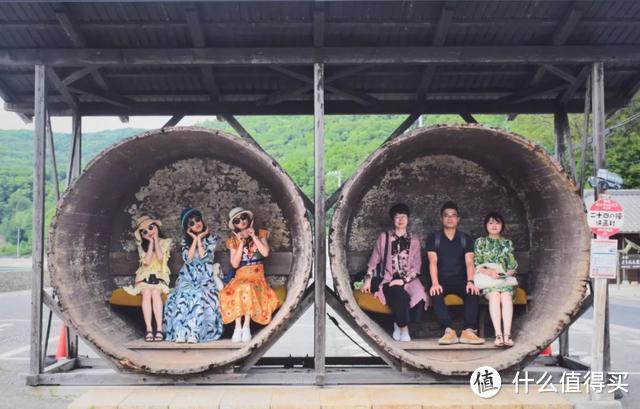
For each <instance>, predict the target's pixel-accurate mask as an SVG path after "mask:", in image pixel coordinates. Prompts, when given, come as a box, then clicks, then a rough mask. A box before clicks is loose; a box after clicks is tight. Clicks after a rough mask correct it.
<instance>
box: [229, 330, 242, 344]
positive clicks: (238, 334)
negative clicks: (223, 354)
mask: <svg viewBox="0 0 640 409" xmlns="http://www.w3.org/2000/svg"><path fill="white" fill-rule="evenodd" d="M240 341H242V329H241V328H240V327H236V329H234V330H233V336H231V342H240Z"/></svg>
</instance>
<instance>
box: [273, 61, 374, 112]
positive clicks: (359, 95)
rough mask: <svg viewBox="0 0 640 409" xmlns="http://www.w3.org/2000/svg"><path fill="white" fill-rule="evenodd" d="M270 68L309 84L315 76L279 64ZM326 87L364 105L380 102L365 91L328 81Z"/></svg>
mask: <svg viewBox="0 0 640 409" xmlns="http://www.w3.org/2000/svg"><path fill="white" fill-rule="evenodd" d="M269 68H271V69H272V70H274V71H277V72H279V73H281V74H284V75H287V76H289V77H291V78H295V79H297V80H299V81H302V82H306V83H307V84H313V78H311V77H309V76H308V75H305V74H301V73H299V72H297V71H293V70H290V69H288V68H285V67H281V66H278V65H272V66H269ZM325 89H326V90H327V91H329V92H331V93H333V94H336V95H340V96H341V97H343V98H346V99H350V100H352V101H355V102H357V103H359V104H362V105H371V104H374V103H376V102H378V100H377V99H376V98H374V97H372V96H371V95H368V94H366V93H364V92H360V91H355V90H350V89H346V88H344V87H340V88H337V87H335V86H333V85H327V84H326V82H325Z"/></svg>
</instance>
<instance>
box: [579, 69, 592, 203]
mask: <svg viewBox="0 0 640 409" xmlns="http://www.w3.org/2000/svg"><path fill="white" fill-rule="evenodd" d="M590 112H591V79H590V78H588V79H587V90H586V92H585V94H584V113H583V117H582V128H583V129H582V135H581V137H582V139H581V140H580V171H579V172H578V176H577V178H578V188H579V190H580V197H583V194H584V173H585V169H586V168H587V146H588V145H589V114H590Z"/></svg>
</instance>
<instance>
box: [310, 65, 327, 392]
mask: <svg viewBox="0 0 640 409" xmlns="http://www.w3.org/2000/svg"><path fill="white" fill-rule="evenodd" d="M313 82H314V83H313V100H314V106H313V119H314V163H315V168H314V177H315V186H314V187H315V189H314V197H315V208H314V213H315V215H314V216H315V217H314V221H315V237H314V241H315V246H316V251H315V253H314V266H315V280H314V282H315V306H314V318H315V325H314V328H315V337H314V345H313V346H314V364H315V370H316V384H318V385H322V384H324V379H325V352H326V351H325V333H326V327H325V323H326V319H325V315H326V304H325V291H324V287H325V284H326V274H327V269H326V231H325V203H324V65H323V64H314V65H313Z"/></svg>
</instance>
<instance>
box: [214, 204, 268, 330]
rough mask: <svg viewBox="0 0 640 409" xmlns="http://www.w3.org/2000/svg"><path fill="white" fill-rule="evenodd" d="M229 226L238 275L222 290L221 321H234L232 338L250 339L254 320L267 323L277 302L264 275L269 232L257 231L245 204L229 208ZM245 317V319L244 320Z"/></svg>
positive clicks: (234, 266) (231, 248)
mask: <svg viewBox="0 0 640 409" xmlns="http://www.w3.org/2000/svg"><path fill="white" fill-rule="evenodd" d="M229 228H230V229H231V230H232V231H233V236H231V237H230V238H229V239H228V240H227V242H226V245H227V248H228V249H229V251H230V252H231V256H230V261H231V266H232V267H233V268H235V269H236V274H235V277H234V278H233V279H232V280H231V281H230V282H229V284H227V285H226V286H225V287H224V289H223V290H222V291H221V292H220V309H221V311H222V321H223V322H224V323H225V324H229V323H231V322H233V321H235V324H236V326H235V329H234V331H233V336H232V338H231V340H232V341H233V342H248V341H249V340H251V330H250V327H249V324H250V322H251V320H253V321H255V322H257V323H258V324H262V325H266V324H268V323H270V322H271V314H273V311H275V309H276V308H277V306H278V298H277V297H276V293H275V292H274V291H273V289H272V288H271V287H270V286H269V284H268V283H267V281H266V280H265V278H264V264H263V261H264V259H265V258H266V257H268V256H269V243H268V241H267V239H268V237H269V232H268V231H266V230H262V229H260V230H258V231H255V230H254V228H253V213H252V212H251V211H250V210H245V209H243V208H242V207H236V208H234V209H232V210H231V211H230V212H229ZM243 319H244V322H243Z"/></svg>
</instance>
